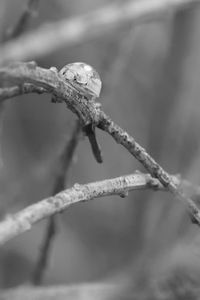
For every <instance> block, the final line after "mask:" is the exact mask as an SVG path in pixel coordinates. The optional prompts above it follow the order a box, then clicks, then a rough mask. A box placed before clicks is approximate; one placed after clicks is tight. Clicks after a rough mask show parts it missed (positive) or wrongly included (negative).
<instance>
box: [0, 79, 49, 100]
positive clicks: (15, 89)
mask: <svg viewBox="0 0 200 300" xmlns="http://www.w3.org/2000/svg"><path fill="white" fill-rule="evenodd" d="M46 92H47V91H46V90H45V89H44V88H42V87H38V86H36V85H33V84H30V83H25V84H23V85H21V86H11V87H8V88H0V101H4V100H6V99H9V98H13V97H16V96H19V95H23V94H30V93H37V94H43V93H46Z"/></svg>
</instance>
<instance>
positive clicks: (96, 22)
mask: <svg viewBox="0 0 200 300" xmlns="http://www.w3.org/2000/svg"><path fill="white" fill-rule="evenodd" d="M194 3H199V0H162V1H161V0H151V1H149V0H137V1H132V0H131V1H128V2H127V1H124V3H122V4H120V5H119V4H118V3H117V4H111V5H108V6H105V7H103V8H100V9H98V10H97V11H94V12H91V13H88V14H86V15H83V16H78V17H72V18H71V19H67V20H62V21H58V22H56V23H52V24H45V25H43V26H42V27H40V28H38V29H36V30H34V31H32V32H29V33H27V34H24V35H23V36H21V37H19V38H17V39H15V40H13V41H9V42H7V43H6V44H4V45H2V47H1V48H0V64H3V63H5V62H10V61H13V60H28V59H33V58H36V57H41V56H42V55H47V54H48V53H51V52H53V51H55V50H57V49H58V48H60V47H62V46H65V47H66V46H71V45H75V44H80V43H81V42H83V41H87V40H88V39H90V38H91V37H93V36H97V35H101V34H105V33H107V32H109V30H110V29H113V28H115V29H117V28H119V26H122V24H126V23H128V22H131V23H133V22H138V21H142V22H144V21H145V22H149V21H152V20H153V21H155V16H158V17H160V15H162V14H163V15H164V16H166V13H168V12H169V13H173V11H174V10H176V9H181V8H183V7H185V6H188V5H190V4H194ZM55 41H56V43H55ZM22 45H23V47H22Z"/></svg>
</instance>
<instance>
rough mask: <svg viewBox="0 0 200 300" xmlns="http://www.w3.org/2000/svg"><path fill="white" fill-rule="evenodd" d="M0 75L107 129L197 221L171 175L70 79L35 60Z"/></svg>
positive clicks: (198, 220)
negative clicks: (47, 94)
mask: <svg viewBox="0 0 200 300" xmlns="http://www.w3.org/2000/svg"><path fill="white" fill-rule="evenodd" d="M0 79H1V80H5V81H6V80H9V82H11V83H12V82H15V83H18V84H24V83H27V82H28V83H33V84H37V85H38V86H41V87H44V88H45V89H47V90H48V91H49V92H51V93H52V94H53V95H54V96H56V97H58V98H61V99H63V101H64V102H65V103H66V104H67V107H68V108H69V109H70V110H71V111H72V112H73V113H75V114H76V115H77V116H78V118H79V120H80V122H81V123H83V124H84V125H88V124H93V126H96V127H98V128H100V129H101V130H103V131H105V132H107V133H108V134H109V135H110V136H112V137H113V139H114V140H115V141H116V142H117V143H118V144H121V145H122V146H123V147H125V148H126V149H127V150H128V151H129V152H130V153H131V154H132V155H133V156H134V157H135V158H136V159H137V160H138V161H139V162H140V163H141V164H142V165H143V166H144V168H145V169H146V170H147V171H148V172H149V173H150V174H151V175H152V176H153V177H155V178H157V179H159V181H160V182H161V183H162V184H163V186H164V187H165V188H167V189H168V190H169V191H170V192H171V193H172V194H173V195H174V196H175V197H176V198H177V199H179V200H181V201H182V202H183V203H185V204H186V205H187V208H188V212H189V214H190V217H191V219H192V222H193V223H196V224H198V225H200V211H199V209H198V207H197V206H196V204H195V203H194V201H193V200H192V199H190V198H188V197H187V196H186V195H185V194H184V193H183V192H182V191H181V190H180V189H179V188H178V187H177V185H176V184H174V182H173V180H172V178H171V176H170V175H169V174H168V173H167V172H166V171H165V170H164V169H163V168H162V167H161V166H160V165H159V164H158V163H157V162H156V161H155V160H154V159H153V158H152V157H151V156H150V155H149V154H148V153H147V151H146V150H145V149H144V148H143V147H141V146H140V144H138V143H137V142H136V141H135V139H134V138H133V137H132V136H131V135H130V134H128V132H126V131H125V130H124V129H122V128H121V127H120V126H118V125H117V124H115V123H114V122H113V121H112V119H111V118H110V117H109V116H107V115H106V114H105V113H104V111H102V110H101V109H100V105H99V104H98V103H95V102H94V101H88V100H87V99H85V98H84V97H83V95H82V94H81V93H80V91H78V90H76V88H75V87H73V86H72V85H71V83H70V82H66V81H63V79H62V78H61V77H60V76H59V74H58V73H56V72H55V71H53V70H52V69H50V70H48V69H44V68H40V67H37V65H36V64H35V63H34V62H30V63H14V64H13V65H10V67H7V68H6V67H5V68H1V69H0Z"/></svg>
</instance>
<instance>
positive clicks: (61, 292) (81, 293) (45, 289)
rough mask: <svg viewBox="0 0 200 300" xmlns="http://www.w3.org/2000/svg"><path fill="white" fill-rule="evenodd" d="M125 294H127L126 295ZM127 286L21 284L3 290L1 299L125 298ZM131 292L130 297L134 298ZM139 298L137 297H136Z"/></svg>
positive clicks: (121, 284) (101, 283)
mask: <svg viewBox="0 0 200 300" xmlns="http://www.w3.org/2000/svg"><path fill="white" fill-rule="evenodd" d="M124 295H125V296H124ZM126 295H127V286H125V285H124V283H119V282H117V283H110V282H108V280H107V282H102V281H101V282H92V283H81V284H80V283H78V284H72V285H54V286H52V285H51V286H41V287H31V286H21V287H17V288H12V289H7V290H1V300H27V299H28V300H39V299H42V300H58V299H59V300H66V299H67V300H75V299H76V300H86V299H87V300H93V299H95V300H108V299H116V300H119V299H125V298H127V297H126ZM132 296H133V294H132V293H131V295H130V297H131V298H132ZM134 299H137V297H134Z"/></svg>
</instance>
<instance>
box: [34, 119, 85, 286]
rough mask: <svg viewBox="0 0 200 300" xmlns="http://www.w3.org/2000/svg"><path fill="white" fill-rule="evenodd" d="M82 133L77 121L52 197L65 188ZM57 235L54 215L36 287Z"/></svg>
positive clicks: (48, 230)
mask: <svg viewBox="0 0 200 300" xmlns="http://www.w3.org/2000/svg"><path fill="white" fill-rule="evenodd" d="M80 132H81V126H80V124H79V122H78V121H77V122H76V125H75V127H74V129H73V131H72V134H71V138H70V140H69V141H67V143H66V146H65V147H64V149H63V151H62V153H61V155H60V156H59V157H58V161H57V164H58V166H59V170H58V171H59V173H58V174H57V175H56V179H55V184H54V188H53V192H52V195H55V194H57V193H59V192H60V191H62V190H64V188H65V185H66V179H67V175H68V170H69V168H70V165H71V163H72V160H73V156H74V152H75V150H76V147H77V145H78V141H79V138H80ZM55 233H56V219H55V216H54V215H52V216H50V218H49V219H48V224H47V229H46V232H45V236H44V240H43V244H42V247H41V251H40V255H39V258H38V261H37V263H36V267H35V270H34V273H33V279H32V283H33V284H35V285H39V284H41V282H42V278H43V274H44V272H45V269H46V267H47V264H48V260H49V256H50V250H51V245H52V244H53V239H54V237H55Z"/></svg>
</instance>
